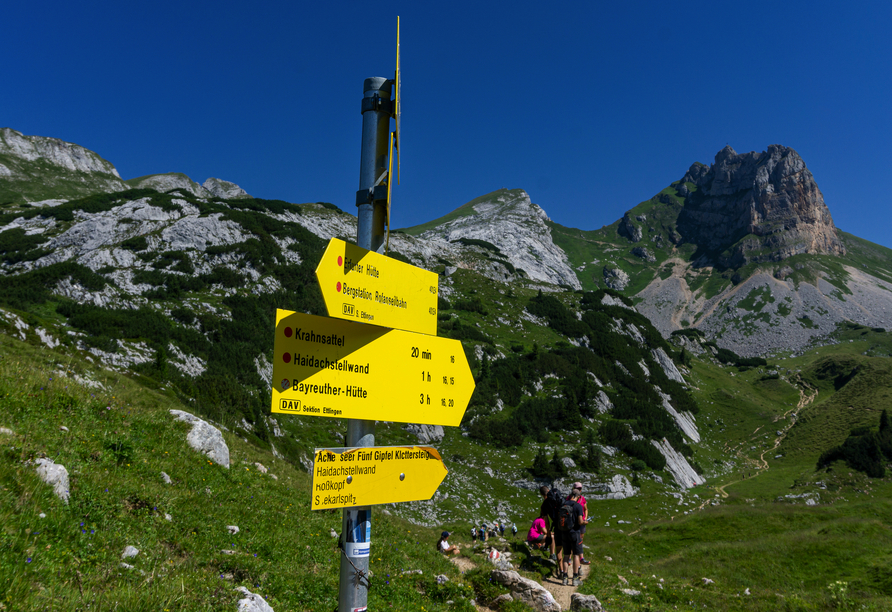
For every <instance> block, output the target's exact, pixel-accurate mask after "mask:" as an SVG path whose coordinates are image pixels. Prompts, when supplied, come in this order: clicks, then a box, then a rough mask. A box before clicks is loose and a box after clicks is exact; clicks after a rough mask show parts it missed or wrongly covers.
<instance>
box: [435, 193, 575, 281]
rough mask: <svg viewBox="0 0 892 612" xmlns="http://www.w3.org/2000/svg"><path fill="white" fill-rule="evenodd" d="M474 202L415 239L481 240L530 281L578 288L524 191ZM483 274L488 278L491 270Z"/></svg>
mask: <svg viewBox="0 0 892 612" xmlns="http://www.w3.org/2000/svg"><path fill="white" fill-rule="evenodd" d="M478 200H480V201H479V203H476V204H474V205H473V206H471V207H469V208H468V209H467V214H465V215H460V216H458V217H455V218H453V219H451V220H449V221H446V222H444V223H442V224H440V225H437V226H436V227H434V228H432V229H430V230H428V231H426V232H424V233H423V234H421V235H420V236H419V239H420V240H421V241H428V240H437V239H438V240H437V241H438V242H439V241H445V242H447V243H448V242H451V241H455V240H458V239H460V238H470V239H474V240H483V241H485V242H489V243H490V244H493V245H495V246H496V247H498V249H499V250H500V251H501V254H502V256H503V257H504V258H505V259H507V260H508V261H509V262H511V264H512V265H513V266H514V267H515V268H516V269H520V270H523V271H524V272H525V273H526V274H527V275H528V276H529V277H530V278H531V279H533V280H539V281H544V282H547V283H552V284H559V285H568V286H570V287H572V288H573V289H580V288H581V287H582V285H581V284H580V283H579V279H578V278H577V277H576V273H575V272H574V271H573V269H572V268H571V267H570V263H569V260H568V259H567V255H566V253H564V251H563V250H562V249H561V248H560V247H558V246H557V245H556V244H554V241H553V240H552V237H551V228H550V227H548V225H547V224H546V221H549V218H548V215H546V214H545V211H544V210H542V209H541V208H540V207H539V206H537V205H536V204H533V203H532V202H531V201H530V196H529V195H528V194H527V193H526V192H525V191H523V190H522V189H512V190H507V189H504V190H499V191H496V192H493V193H491V194H488V195H487V196H483V197H482V198H478ZM466 248H468V247H466ZM450 250H454V247H453V249H450ZM443 256H444V257H448V255H446V254H444V255H443ZM478 265H480V264H478ZM483 273H485V274H487V275H488V276H489V275H491V274H492V271H489V273H486V272H483Z"/></svg>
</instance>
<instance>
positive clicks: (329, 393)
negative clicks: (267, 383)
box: [272, 310, 475, 426]
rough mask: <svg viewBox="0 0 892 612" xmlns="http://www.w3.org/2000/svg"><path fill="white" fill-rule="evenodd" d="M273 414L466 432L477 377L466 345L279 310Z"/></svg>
mask: <svg viewBox="0 0 892 612" xmlns="http://www.w3.org/2000/svg"><path fill="white" fill-rule="evenodd" d="M273 353H274V361H273V389H272V391H273V396H272V411H273V412H281V413H283V414H294V415H298V416H318V417H338V418H342V419H366V420H377V421H396V422H398V423H421V424H424V425H451V426H455V425H459V424H460V423H461V419H462V416H463V415H464V413H465V409H466V408H467V407H468V402H470V401H471V394H472V393H473V392H474V385H475V383H474V376H473V375H472V374H471V369H470V368H469V367H468V360H467V358H466V357H465V351H464V348H462V345H461V342H459V341H458V340H453V339H451V338H439V337H437V336H428V335H427V334H415V333H412V332H407V331H401V330H399V329H387V328H385V327H378V326H377V325H365V324H363V323H353V322H350V321H339V320H337V319H330V318H328V317H317V316H314V315H308V314H303V313H300V312H291V311H288V310H277V311H276V335H275V341H274V343H273Z"/></svg>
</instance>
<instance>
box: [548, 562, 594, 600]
mask: <svg viewBox="0 0 892 612" xmlns="http://www.w3.org/2000/svg"><path fill="white" fill-rule="evenodd" d="M588 568H589V566H588V565H580V566H579V572H580V573H581V574H582V579H583V580H585V579H586V578H588ZM542 586H544V587H545V588H546V589H548V591H549V592H550V593H551V594H552V595H553V596H554V600H555V601H556V602H558V603H559V604H560V605H561V610H569V609H570V597H571V596H572V595H573V593H575V592H576V591H578V590H579V587H575V586H573V583H572V582H571V583H570V584H568V585H567V586H564V585H563V583H562V582H561V579H560V578H555V577H554V576H549V577H548V578H545V579H544V580H542Z"/></svg>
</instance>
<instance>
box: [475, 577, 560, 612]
mask: <svg viewBox="0 0 892 612" xmlns="http://www.w3.org/2000/svg"><path fill="white" fill-rule="evenodd" d="M490 577H491V578H492V581H493V582H497V583H499V584H501V585H502V586H506V587H508V590H510V591H511V596H512V597H514V599H519V600H521V601H522V602H524V603H525V604H527V605H528V606H530V607H531V608H533V609H534V610H538V612H561V604H559V603H558V602H557V601H555V599H554V595H552V594H551V593H550V592H549V591H548V590H547V589H545V587H543V586H542V585H541V584H539V583H538V582H536V581H535V580H530V579H529V578H524V577H523V576H521V575H520V574H518V573H517V572H514V571H505V570H493V571H492V574H490Z"/></svg>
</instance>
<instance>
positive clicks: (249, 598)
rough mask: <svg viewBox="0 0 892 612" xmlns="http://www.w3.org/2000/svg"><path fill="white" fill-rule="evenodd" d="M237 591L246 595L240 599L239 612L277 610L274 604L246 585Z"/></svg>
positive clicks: (268, 611) (272, 611)
mask: <svg viewBox="0 0 892 612" xmlns="http://www.w3.org/2000/svg"><path fill="white" fill-rule="evenodd" d="M236 591H238V592H239V593H241V594H242V595H244V597H243V598H241V599H239V600H238V612H275V610H273V609H272V606H270V605H269V604H268V603H266V600H265V599H264V598H263V597H261V596H260V595H258V594H257V593H252V592H251V591H249V590H248V589H246V588H245V587H238V588H237V589H236Z"/></svg>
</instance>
